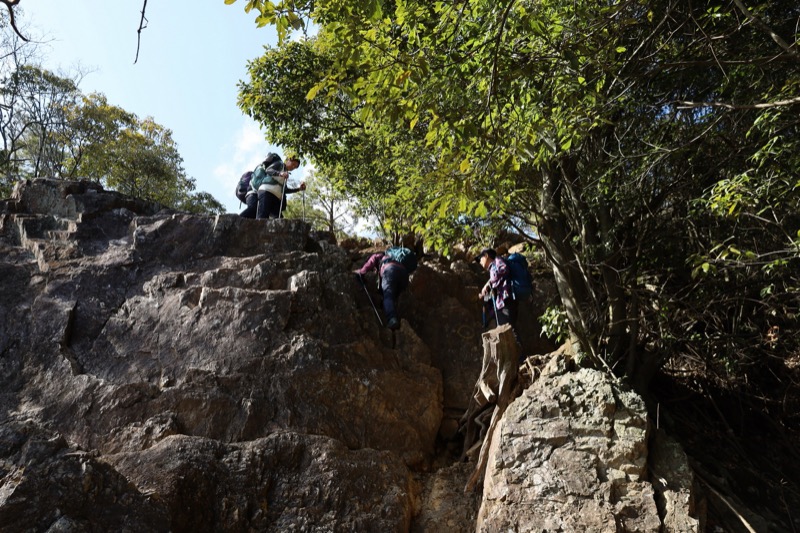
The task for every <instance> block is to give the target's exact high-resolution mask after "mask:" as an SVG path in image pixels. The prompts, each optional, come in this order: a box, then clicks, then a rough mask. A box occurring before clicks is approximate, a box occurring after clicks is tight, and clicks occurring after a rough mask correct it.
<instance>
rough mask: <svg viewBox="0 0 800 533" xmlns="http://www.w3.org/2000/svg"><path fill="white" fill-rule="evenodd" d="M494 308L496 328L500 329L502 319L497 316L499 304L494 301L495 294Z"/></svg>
mask: <svg viewBox="0 0 800 533" xmlns="http://www.w3.org/2000/svg"><path fill="white" fill-rule="evenodd" d="M492 307H493V308H494V327H496V328H497V327H500V317H499V316H497V304H496V303H495V301H494V294H492Z"/></svg>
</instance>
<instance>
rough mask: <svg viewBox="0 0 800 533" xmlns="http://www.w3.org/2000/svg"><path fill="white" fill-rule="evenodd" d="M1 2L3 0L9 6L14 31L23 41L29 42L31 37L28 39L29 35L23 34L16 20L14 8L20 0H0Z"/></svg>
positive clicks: (9, 16)
mask: <svg viewBox="0 0 800 533" xmlns="http://www.w3.org/2000/svg"><path fill="white" fill-rule="evenodd" d="M0 2H3V3H4V4H5V5H6V7H7V8H8V18H9V20H10V22H11V28H12V29H13V30H14V33H16V34H17V36H18V37H19V38H20V39H22V40H23V41H25V42H29V41H30V39H28V38H27V37H25V36H24V35H22V33H21V32H20V31H19V29H18V28H17V23H16V21H15V20H14V9H13V8H14V6H15V5H17V4H19V0H0Z"/></svg>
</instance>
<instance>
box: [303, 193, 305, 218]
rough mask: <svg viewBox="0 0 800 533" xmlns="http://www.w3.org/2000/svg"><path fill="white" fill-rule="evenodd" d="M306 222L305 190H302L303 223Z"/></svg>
mask: <svg viewBox="0 0 800 533" xmlns="http://www.w3.org/2000/svg"><path fill="white" fill-rule="evenodd" d="M305 221H306V190H305V189H303V222H305Z"/></svg>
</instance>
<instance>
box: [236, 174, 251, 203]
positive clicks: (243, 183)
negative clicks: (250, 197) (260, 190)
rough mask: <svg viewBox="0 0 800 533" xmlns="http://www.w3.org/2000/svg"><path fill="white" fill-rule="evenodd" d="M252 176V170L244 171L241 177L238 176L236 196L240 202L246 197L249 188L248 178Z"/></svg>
mask: <svg viewBox="0 0 800 533" xmlns="http://www.w3.org/2000/svg"><path fill="white" fill-rule="evenodd" d="M252 177H253V173H252V172H250V171H248V172H245V173H244V174H242V177H241V178H239V183H237V184H236V198H238V199H239V201H240V202H244V201H245V197H247V191H248V190H249V189H250V178H252Z"/></svg>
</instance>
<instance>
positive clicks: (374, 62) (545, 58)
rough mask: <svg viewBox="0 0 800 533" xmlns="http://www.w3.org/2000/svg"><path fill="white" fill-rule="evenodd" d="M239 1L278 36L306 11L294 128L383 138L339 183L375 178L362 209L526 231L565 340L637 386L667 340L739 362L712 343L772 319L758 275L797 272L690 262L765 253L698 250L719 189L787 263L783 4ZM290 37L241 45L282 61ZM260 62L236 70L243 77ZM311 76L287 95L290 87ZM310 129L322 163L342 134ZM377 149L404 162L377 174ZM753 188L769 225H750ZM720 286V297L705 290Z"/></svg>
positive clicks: (753, 236) (724, 226) (785, 282)
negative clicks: (301, 124) (372, 205)
mask: <svg viewBox="0 0 800 533" xmlns="http://www.w3.org/2000/svg"><path fill="white" fill-rule="evenodd" d="M226 1H227V3H233V2H232V0H226ZM248 9H257V10H258V11H259V12H260V14H261V17H260V19H259V21H260V22H261V23H274V24H275V25H276V26H277V28H278V30H279V34H280V35H281V36H282V37H284V38H285V37H287V36H288V32H289V29H290V28H292V27H295V26H296V25H297V24H298V23H299V21H302V20H305V19H310V20H311V21H313V22H314V23H315V24H317V25H318V26H319V27H320V31H319V37H318V39H316V40H315V41H314V42H313V43H311V44H309V45H305V49H303V50H302V53H304V54H305V53H308V51H309V50H310V52H313V54H312V55H311V58H310V59H307V58H305V56H303V59H302V60H301V61H298V62H299V63H302V64H307V65H309V68H307V69H306V73H307V76H304V77H302V79H301V80H298V81H297V82H296V83H295V84H288V85H284V84H283V83H276V84H275V86H276V87H280V88H281V89H280V90H286V91H289V90H290V89H291V93H286V94H285V95H284V96H285V101H291V102H292V104H291V105H292V106H293V113H294V116H295V117H297V118H298V119H300V118H301V117H304V118H306V119H307V122H308V123H310V124H312V125H313V126H316V128H312V130H311V131H312V132H313V134H314V135H321V134H320V132H321V131H328V132H330V133H331V134H332V133H333V131H334V130H333V128H332V127H331V125H332V124H335V122H333V120H334V119H336V118H340V119H341V120H342V121H343V120H344V119H345V118H348V117H350V118H353V119H354V120H353V122H355V123H356V125H354V126H353V129H352V131H353V132H358V133H353V135H351V136H349V137H348V138H358V139H365V140H368V141H369V142H371V143H373V145H374V146H376V147H379V149H378V150H374V151H371V152H368V153H369V154H370V156H371V157H382V156H383V154H386V156H385V159H381V162H382V163H383V164H384V168H385V169H391V170H392V172H391V177H392V181H391V186H389V187H386V185H385V183H383V182H381V180H380V179H379V178H377V179H376V177H375V173H373V174H371V175H370V176H369V177H362V176H359V175H351V176H350V180H351V181H350V183H351V185H352V186H353V188H354V189H358V188H359V187H362V186H363V188H364V189H366V190H376V189H380V188H381V187H384V189H383V190H382V193H383V194H384V195H390V196H391V198H384V199H383V200H382V205H384V206H390V207H395V208H396V207H397V206H408V205H413V206H414V207H415V208H416V209H411V210H406V211H402V210H401V209H398V210H395V211H390V212H391V215H390V216H391V217H393V218H394V217H398V218H401V217H403V216H408V217H409V219H410V220H411V222H412V223H413V228H414V230H415V231H416V232H418V233H420V234H423V235H425V237H426V240H427V241H428V242H431V243H434V244H436V245H438V246H439V247H444V246H445V245H446V241H447V239H449V238H450V236H451V234H452V232H454V231H456V230H454V229H453V228H454V226H457V225H458V224H461V223H463V221H464V220H469V219H470V218H472V217H479V218H481V217H485V216H487V215H488V214H491V215H493V216H495V217H501V218H504V219H506V220H514V219H516V220H519V221H522V223H523V224H524V225H531V226H533V227H535V228H536V232H537V234H538V235H539V237H540V239H541V245H542V247H543V249H544V252H545V254H546V257H547V259H548V261H549V263H550V265H551V266H552V268H553V272H554V275H555V279H556V282H557V285H558V289H559V293H560V295H561V299H562V302H563V304H564V307H565V310H566V314H567V317H568V319H569V324H570V330H571V332H572V335H573V338H574V339H575V341H576V342H577V344H578V346H579V347H580V349H581V351H582V352H583V353H584V354H586V355H587V356H588V357H589V359H590V360H591V361H592V362H593V363H594V364H596V365H598V366H602V367H605V368H607V369H609V370H613V371H615V372H617V373H620V374H622V373H625V374H628V375H629V376H630V377H631V378H632V379H633V381H634V382H636V383H638V384H639V385H640V386H645V385H646V383H647V382H648V381H649V379H650V377H651V376H652V375H653V372H654V371H655V370H657V368H658V367H659V365H661V364H663V362H664V361H665V360H666V357H667V356H668V354H673V353H679V352H687V351H695V352H701V353H702V352H708V353H709V354H713V355H709V358H710V362H711V363H712V364H715V363H720V364H725V365H728V366H729V363H731V361H733V362H734V363H742V362H743V361H741V357H740V356H737V355H736V353H737V352H736V350H735V348H736V346H735V344H730V343H728V345H725V343H724V342H721V341H720V339H731V338H734V339H742V342H746V343H748V345H751V346H752V345H755V344H756V343H757V342H758V339H759V336H760V334H761V331H762V330H763V328H764V326H765V325H766V322H767V314H766V312H767V310H771V311H776V310H780V313H781V315H782V316H785V317H786V320H787V321H788V320H789V317H790V316H791V314H792V313H793V312H796V307H797V306H796V304H791V303H790V302H789V301H788V299H787V298H785V297H784V298H783V299H782V303H780V304H778V302H777V301H775V302H768V301H767V300H765V299H764V298H763V296H760V295H761V294H766V293H764V291H765V290H769V287H770V286H771V285H773V284H774V283H775V281H776V280H774V279H773V280H771V279H770V278H771V277H772V276H781V278H780V286H781V288H782V290H781V291H780V292H781V293H782V294H786V292H785V291H787V290H789V289H791V288H792V287H796V282H795V279H794V277H793V276H792V275H790V274H788V273H787V270H786V269H783V270H781V269H780V268H777V267H779V266H780V263H775V262H774V261H773V262H770V263H771V264H772V269H771V271H770V272H771V274H768V273H767V271H766V270H761V275H760V276H759V277H757V278H756V279H755V280H753V281H754V283H752V285H751V286H750V287H744V286H743V284H742V283H734V282H733V281H732V279H733V278H731V277H725V278H722V279H711V276H714V275H718V274H717V273H718V272H719V269H717V270H716V273H715V272H714V269H713V268H712V267H713V266H714V261H709V260H708V259H709V258H712V257H711V256H710V254H712V252H714V254H712V255H714V256H715V258H716V259H715V260H717V261H722V260H723V259H724V260H726V261H727V262H726V270H727V271H729V272H730V271H731V270H732V269H739V271H740V272H741V279H742V280H744V279H746V278H747V277H748V276H749V274H752V272H753V271H755V270H758V269H763V268H765V267H766V264H762V265H759V264H744V263H743V259H745V258H746V257H748V256H745V255H744V254H743V253H740V254H735V253H734V255H731V253H729V254H728V255H726V256H725V258H723V257H722V256H721V255H720V253H719V252H720V251H721V250H722V249H723V248H725V247H723V248H719V245H720V244H723V243H726V242H727V241H728V240H731V239H733V240H738V237H735V236H734V235H735V234H736V229H737V228H739V227H740V224H741V222H740V221H741V219H739V218H737V219H734V218H730V217H732V216H737V217H739V216H741V215H742V214H744V213H745V210H744V209H739V210H738V211H737V209H735V208H733V207H734V205H735V206H739V207H740V208H743V207H744V206H745V205H749V206H753V207H754V209H752V210H751V212H750V215H751V216H749V220H748V229H749V230H750V231H748V236H747V237H746V239H745V242H744V243H743V244H744V245H745V246H742V247H741V248H736V250H738V251H739V252H742V249H750V248H755V247H759V250H758V251H757V252H754V256H753V257H760V258H762V262H766V259H765V258H766V257H769V256H770V254H778V255H779V256H780V257H781V258H782V260H783V261H784V262H787V261H788V262H789V263H792V261H795V260H794V259H791V258H792V257H794V256H796V248H797V244H796V240H797V222H796V221H795V220H793V219H792V218H791V216H790V214H791V212H792V211H791V206H794V205H795V203H796V201H797V187H796V180H794V179H792V178H791V172H792V169H793V168H797V167H796V163H797V160H796V159H797V155H796V154H797V151H796V150H793V148H794V143H795V142H796V141H795V140H794V139H795V138H796V135H788V136H787V135H786V134H787V133H790V134H791V133H794V132H795V130H796V127H797V121H796V116H797V106H798V100H797V99H796V97H794V96H793V95H795V94H796V88H797V84H798V81H800V80H799V79H798V74H797V72H798V69H796V68H787V67H788V66H794V67H796V65H797V63H798V54H797V51H796V47H795V46H794V45H793V39H792V38H790V37H786V36H793V35H795V30H794V24H795V23H796V20H797V16H798V7H797V6H796V5H795V4H794V3H792V2H788V1H787V2H772V3H769V4H767V3H764V4H760V5H758V6H755V7H751V8H750V9H747V8H745V7H744V6H743V5H741V4H740V3H733V4H724V3H711V4H703V5H702V6H695V5H689V4H687V5H676V4H674V3H671V2H656V3H647V4H646V5H645V4H640V3H632V2H625V3H614V4H603V5H600V4H597V3H593V2H583V1H580V2H555V3H553V2H550V3H541V2H534V1H532V0H529V1H510V2H505V3H499V4H498V3H496V2H491V1H489V0H468V1H460V2H433V3H428V2H422V1H419V2H418V1H399V0H398V1H391V0H386V1H383V2H380V1H369V2H359V3H356V4H353V3H351V2H345V1H344V0H326V1H322V2H295V1H292V2H288V1H286V2H270V1H259V0H251V1H250V2H248ZM292 46H294V45H290V44H285V45H284V48H283V49H282V50H277V51H269V50H268V51H267V54H265V56H264V58H261V59H259V61H262V60H264V61H265V64H278V63H280V61H281V60H282V59H286V58H293V57H298V56H295V55H292V54H293V53H295V51H292V52H290V51H289V50H290V48H291V47H292ZM271 55H272V56H274V58H270V57H269V56H271ZM320 58H323V59H320ZM315 62H316V63H315ZM289 63H291V61H289ZM310 65H315V66H314V68H310ZM266 72H267V71H266V70H264V71H262V72H258V71H256V70H255V69H253V67H252V66H251V79H253V80H256V79H267V78H266V76H265V73H266ZM271 72H272V74H273V79H275V78H278V79H280V80H281V82H283V81H284V80H285V78H284V77H282V76H281V73H282V71H281V70H280V69H274V68H273V69H272V71H271ZM295 72H298V73H299V72H301V71H300V70H299V69H296V70H295ZM311 80H314V83H313V85H312V86H311V87H310V88H309V89H308V91H307V93H306V94H307V96H308V98H309V99H310V102H308V103H306V104H303V102H302V101H301V99H299V98H297V95H298V94H299V93H300V92H302V91H301V89H302V88H305V87H307V86H308V85H310V81H311ZM301 84H303V85H302V86H301ZM264 92H265V91H264V90H261V89H258V88H256V87H255V86H245V87H243V91H242V94H243V97H242V103H243V107H244V108H245V109H253V110H256V109H258V108H259V107H260V106H262V105H263V104H264V101H265V97H264V96H263V93H264ZM264 109H268V110H269V111H270V112H271V111H273V110H274V108H273V107H271V106H270V105H269V104H267V105H266V106H264ZM340 110H343V112H342V113H339V111H340ZM256 113H257V112H256ZM254 116H258V115H257V114H256V115H254ZM267 116H268V114H267V113H265V114H264V115H263V118H264V119H266V118H267ZM308 117H313V118H311V119H309V118H308ZM315 120H318V122H314V121H315ZM326 127H327V128H328V129H327V130H326V129H325V128H326ZM359 130H360V131H359ZM348 133H349V132H348ZM787 137H789V140H787ZM295 138H297V139H299V138H300V136H299V135H295V136H292V135H289V134H288V132H287V135H286V137H285V140H286V141H287V142H289V143H291V142H292V141H293V140H294V139H295ZM316 139H321V140H320V142H321V144H323V145H324V146H322V147H320V148H316V147H313V146H311V145H309V147H308V152H309V153H310V154H311V155H312V156H313V157H317V155H318V154H319V156H320V157H321V158H323V159H325V162H327V161H328V160H327V154H328V153H331V152H332V151H333V148H332V147H340V146H342V140H341V139H342V137H341V136H339V137H335V138H334V137H333V136H331V138H330V139H325V138H324V137H322V136H320V137H317V138H316ZM380 148H382V149H383V150H381V149H380ZM393 150H394V151H393ZM398 151H400V152H401V153H400V154H399V155H400V156H401V157H402V156H404V155H406V156H407V155H408V154H414V160H416V161H419V162H422V163H421V164H419V165H417V166H416V167H415V168H413V170H410V171H407V172H397V171H396V168H397V167H396V166H394V165H395V164H396V163H395V161H393V160H392V159H393V158H394V157H395V156H397V155H398ZM345 153H349V151H347V150H345ZM351 162H352V161H351V160H348V163H351ZM354 166H355V165H354ZM323 167H324V163H323V164H322V165H321V167H320V168H321V169H322V168H323ZM406 170H408V168H406ZM764 179H766V183H765V181H764ZM762 185H763V186H762ZM778 190H779V191H781V192H782V193H785V194H787V195H789V197H790V199H789V201H788V202H787V205H786V206H781V205H779V204H780V202H779V196H778V195H777V194H776V192H777V191H778ZM422 198H424V199H425V201H424V203H422V201H421V199H422ZM744 200H746V201H747V202H744ZM765 205H770V206H771V207H773V208H774V210H772V211H770V214H774V215H775V216H776V217H777V218H775V219H774V220H775V222H776V223H775V226H776V227H772V228H768V227H767V226H768V225H769V224H768V223H766V222H763V221H761V222H759V221H758V217H759V216H763V213H764V211H760V210H761V209H762V208H763V207H764V206H765ZM714 206H717V207H718V211H717V212H714V211H713V210H710V208H711V207H714ZM787 207H788V208H787ZM722 210H726V215H725V216H721V215H722ZM395 220H397V219H395ZM778 228H780V231H775V230H776V229H778ZM758 236H766V237H767V238H766V239H761V238H759V237H758ZM734 256H735V257H734ZM687 258H688V260H687ZM712 259H713V258H712ZM732 259H735V260H732ZM706 265H707V266H706ZM695 266H699V268H694V267H695ZM693 273H694V277H693V276H692V274H693ZM736 277H740V276H736ZM750 279H751V280H752V278H750ZM728 284H730V285H729V286H730V288H732V289H735V291H736V292H733V293H732V294H733V296H731V297H730V298H719V299H716V298H714V299H710V298H709V294H708V293H706V291H705V290H704V289H706V288H708V289H713V293H714V294H718V292H717V291H720V290H724V287H725V286H728ZM745 289H746V290H745ZM789 294H791V293H789ZM753 296H755V301H757V302H758V304H757V305H753V304H752V303H749V302H752V301H753ZM701 304H702V305H701ZM735 316H739V317H745V319H744V320H735V319H734V317H735ZM698 324H702V327H699V329H698V328H696V327H695V326H696V325H698ZM693 325H695V326H693ZM698 331H699V332H700V333H699V334H698ZM737 357H739V360H738V361H736V358H737Z"/></svg>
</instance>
